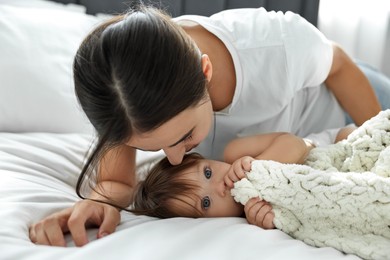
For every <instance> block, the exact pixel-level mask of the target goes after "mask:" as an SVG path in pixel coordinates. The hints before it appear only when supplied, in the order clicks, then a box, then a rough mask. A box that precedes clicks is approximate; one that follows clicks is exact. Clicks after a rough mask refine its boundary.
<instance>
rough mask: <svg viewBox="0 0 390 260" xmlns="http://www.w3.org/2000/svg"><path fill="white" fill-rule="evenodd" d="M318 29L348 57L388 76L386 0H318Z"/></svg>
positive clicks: (389, 15) (389, 6)
mask: <svg viewBox="0 0 390 260" xmlns="http://www.w3.org/2000/svg"><path fill="white" fill-rule="evenodd" d="M318 28H319V29H320V30H321V31H322V32H323V33H324V34H325V35H326V36H327V37H328V38H329V39H331V40H333V41H335V42H337V43H339V44H340V45H341V46H342V47H343V48H344V50H345V51H346V52H347V53H348V54H349V55H350V56H351V57H353V58H357V59H360V60H363V61H365V62H367V63H369V64H371V65H372V66H374V67H376V68H378V69H379V70H381V71H382V72H384V73H385V74H387V75H388V76H390V1H389V0H321V1H320V11H319V17H318Z"/></svg>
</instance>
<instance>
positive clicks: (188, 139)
mask: <svg viewBox="0 0 390 260" xmlns="http://www.w3.org/2000/svg"><path fill="white" fill-rule="evenodd" d="M191 140H192V134H191V135H189V136H187V137H186V138H184V140H183V142H184V143H187V142H189V141H191Z"/></svg>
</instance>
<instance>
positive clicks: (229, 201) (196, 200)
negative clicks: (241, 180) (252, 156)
mask: <svg viewBox="0 0 390 260" xmlns="http://www.w3.org/2000/svg"><path fill="white" fill-rule="evenodd" d="M230 166H231V165H230V164H227V163H224V162H219V161H213V160H206V159H202V160H199V161H198V163H197V164H196V165H195V166H193V167H191V168H189V169H187V170H186V174H185V175H184V176H183V177H185V178H186V179H188V180H191V182H193V183H195V184H196V185H198V186H199V187H200V189H198V190H195V194H196V196H191V198H188V197H181V198H180V199H183V200H184V201H186V202H187V203H188V204H189V205H192V206H193V207H194V208H196V209H197V210H198V211H199V212H202V215H203V216H204V217H239V216H241V215H242V214H243V212H244V208H243V206H242V205H241V204H239V203H237V202H235V201H234V199H233V197H232V196H231V194H230V188H228V187H227V186H226V185H225V182H224V181H223V178H224V176H225V175H226V174H227V173H228V170H229V168H230ZM175 203H176V204H179V203H182V204H183V205H177V206H179V207H180V208H182V209H183V208H185V207H188V206H186V205H184V204H185V203H183V202H180V201H176V202H175ZM189 210H190V209H189ZM194 217H195V216H194Z"/></svg>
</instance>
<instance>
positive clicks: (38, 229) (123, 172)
mask: <svg viewBox="0 0 390 260" xmlns="http://www.w3.org/2000/svg"><path fill="white" fill-rule="evenodd" d="M135 153H136V151H135V149H133V148H131V147H128V146H121V147H118V148H115V149H113V150H111V151H110V152H108V153H107V154H106V155H105V156H104V157H103V159H102V160H101V161H100V167H99V176H98V179H97V186H96V187H95V188H96V190H97V191H96V192H92V193H91V195H90V196H89V198H90V199H92V200H81V201H78V202H77V203H75V205H74V206H73V207H70V208H67V209H64V210H62V211H59V212H56V213H53V214H51V215H49V216H47V217H46V218H44V219H42V220H41V221H39V222H37V223H35V224H33V225H32V226H31V227H30V232H29V233H30V234H29V235H30V239H31V241H33V242H34V243H36V244H42V245H54V246H66V242H65V238H64V234H65V233H68V232H70V233H71V235H72V238H73V241H74V243H75V245H76V246H83V245H85V244H87V243H88V236H87V232H86V228H87V227H88V226H91V225H94V226H99V231H98V234H97V237H98V238H100V237H103V236H105V235H108V234H111V233H112V232H114V231H115V228H116V226H117V225H118V224H119V222H120V214H119V211H118V209H117V208H115V207H113V206H110V205H108V204H105V203H101V202H96V201H95V200H102V201H107V202H110V203H114V204H116V205H118V206H121V207H127V206H128V205H129V204H130V203H131V201H132V194H133V188H134V186H135V185H136V177H135Z"/></svg>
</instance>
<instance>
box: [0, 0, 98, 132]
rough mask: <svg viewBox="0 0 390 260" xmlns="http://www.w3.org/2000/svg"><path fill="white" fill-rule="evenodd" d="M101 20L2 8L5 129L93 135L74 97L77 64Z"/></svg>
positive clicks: (0, 103)
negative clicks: (85, 41) (83, 44)
mask: <svg viewBox="0 0 390 260" xmlns="http://www.w3.org/2000/svg"><path fill="white" fill-rule="evenodd" d="M100 21H101V20H100V19H98V18H96V17H94V16H91V15H87V14H83V13H79V12H69V11H66V10H61V9H53V8H50V9H47V8H32V7H16V6H9V5H1V4H0V131H3V132H54V133H70V132H78V133H92V131H93V130H92V129H93V128H92V125H91V124H90V123H89V121H88V119H87V118H86V116H85V114H84V113H83V112H82V110H81V108H80V106H79V104H78V102H77V99H76V96H75V93H74V84H73V75H72V63H73V58H74V55H75V53H76V50H77V48H78V46H79V44H80V43H81V41H82V39H83V38H84V37H85V36H86V35H87V34H88V32H89V31H91V30H92V28H93V27H94V26H96V25H97V24H98V23H99V22H100Z"/></svg>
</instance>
